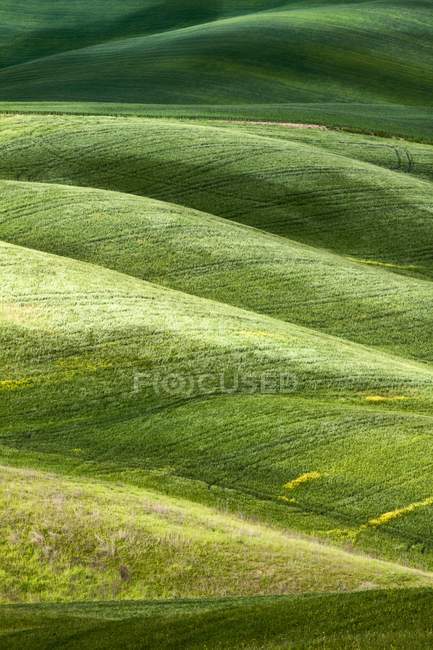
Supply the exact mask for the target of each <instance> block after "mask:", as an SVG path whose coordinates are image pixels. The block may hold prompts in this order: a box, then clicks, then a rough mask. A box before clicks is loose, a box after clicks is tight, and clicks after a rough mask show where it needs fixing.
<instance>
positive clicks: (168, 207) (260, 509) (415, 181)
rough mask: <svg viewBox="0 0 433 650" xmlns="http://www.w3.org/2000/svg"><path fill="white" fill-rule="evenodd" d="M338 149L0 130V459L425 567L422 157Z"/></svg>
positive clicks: (426, 221)
mask: <svg viewBox="0 0 433 650" xmlns="http://www.w3.org/2000/svg"><path fill="white" fill-rule="evenodd" d="M341 137H342V136H341V135H339V134H336V133H334V132H331V131H320V130H315V131H314V132H313V131H307V130H302V129H294V130H292V129H287V128H283V127H274V126H271V127H266V126H263V125H232V124H226V123H224V122H223V123H212V125H209V124H207V123H202V124H199V123H193V124H190V123H188V124H185V123H183V122H180V121H168V120H166V121H160V120H145V119H142V118H120V117H118V118H106V117H87V118H83V117H66V116H62V117H51V118H49V119H48V118H46V117H36V116H19V115H18V116H4V117H3V118H2V120H1V129H0V142H1V145H2V158H1V161H0V173H1V175H2V176H3V177H4V178H8V179H16V180H6V181H2V184H1V194H2V198H3V201H2V209H1V216H0V236H1V238H2V239H3V241H6V242H9V244H3V245H2V268H3V273H2V276H3V283H2V298H3V307H2V318H3V322H4V327H3V330H2V341H3V345H2V359H3V367H4V369H5V370H4V378H3V380H2V383H1V384H0V387H1V388H2V390H1V395H2V400H3V404H4V406H3V412H4V417H3V421H2V426H1V432H2V437H3V444H4V447H5V453H6V460H7V462H13V463H16V462H17V459H18V458H21V461H20V462H23V461H22V459H25V458H27V459H28V461H27V462H28V463H29V464H33V466H35V467H47V468H54V469H56V470H59V469H60V470H62V471H66V472H68V471H74V472H77V471H78V472H79V473H80V472H84V473H87V474H88V473H90V474H91V475H92V476H104V475H105V474H106V473H107V472H108V473H109V475H110V477H111V478H116V477H117V478H119V477H121V478H122V479H123V480H126V481H129V482H131V483H135V484H138V485H143V486H147V487H150V488H153V489H157V490H163V491H164V492H167V493H169V494H173V495H174V494H180V495H185V496H187V497H188V498H191V499H193V500H195V501H199V502H203V503H207V504H209V505H212V506H213V507H215V506H216V507H221V505H222V504H224V507H227V508H229V509H231V510H234V511H235V512H238V511H239V508H240V509H241V511H244V512H250V513H254V516H256V517H259V518H260V519H261V520H263V521H267V522H269V523H270V522H273V523H275V524H278V525H279V526H283V527H290V528H292V529H295V530H300V531H302V532H304V533H308V534H313V535H315V536H318V537H322V538H325V539H327V540H330V541H333V542H336V543H338V544H343V545H346V546H347V545H349V547H350V548H359V549H364V550H368V551H372V552H374V553H378V554H380V555H382V556H383V557H388V558H390V559H393V560H403V561H404V562H408V563H409V564H412V565H414V566H420V567H424V568H426V569H430V568H432V564H433V557H432V551H433V548H432V541H433V540H432V538H431V527H430V499H431V497H432V494H431V487H430V481H429V467H430V460H429V459H430V455H431V436H430V427H431V403H432V386H433V372H432V369H431V366H430V362H431V359H432V348H431V336H430V331H431V313H432V306H431V288H430V287H431V279H430V278H431V274H432V265H431V264H432V257H431V255H432V247H431V246H430V245H429V242H431V241H432V231H431V228H432V227H431V214H432V199H431V197H432V194H431V173H430V169H431V168H430V162H429V161H430V160H431V159H432V158H433V155H432V149H431V148H430V147H429V146H427V145H417V144H413V143H412V144H411V143H406V142H402V141H392V140H381V139H374V138H372V137H367V136H356V135H348V134H345V135H344V136H343V138H344V139H343V141H341V140H340V138H341ZM396 152H398V155H397V153H396ZM403 152H406V154H403ZM409 160H410V161H411V163H410V166H409V164H408V161H409ZM403 161H407V163H406V164H403ZM72 185H74V187H72ZM95 187H100V188H105V189H104V190H97V189H92V188H95ZM108 190H116V191H115V192H112V191H108ZM134 195H135V196H134ZM147 195H148V196H151V197H158V200H155V199H154V198H152V199H151V198H148V196H147ZM161 199H164V200H161ZM167 200H168V201H170V203H167V202H166V201H167ZM197 208H199V209H200V210H202V212H197V210H196V209H197ZM203 210H206V213H204V212H203ZM240 221H243V222H244V223H245V224H246V225H241V224H239V223H235V222H240ZM251 226H255V227H251ZM326 248H328V249H330V248H332V249H333V250H326ZM37 251H40V252H37ZM53 254H54V255H57V256H61V257H53ZM137 373H138V374H137ZM170 381H172V382H173V385H172V384H170ZM8 449H9V450H10V451H7V450H8ZM13 450H20V451H19V452H18V451H13ZM77 450H78V451H77ZM26 454H27V455H26ZM35 454H36V456H35ZM35 459H36V460H35ZM252 467H254V471H252ZM384 468H386V472H385V473H384ZM310 474H312V476H313V479H312V480H309V476H310ZM304 475H306V476H307V478H306V480H301V482H300V484H299V486H297V485H296V488H295V489H293V492H292V491H291V490H289V491H287V489H286V488H284V487H283V486H284V485H285V484H286V483H288V482H290V481H292V480H294V479H296V478H297V477H303V476H304ZM408 477H410V480H408ZM379 486H380V487H379ZM386 513H394V514H392V515H391V517H390V519H389V520H388V519H387V518H386V517H385V520H384V521H382V520H380V517H381V516H382V515H386ZM306 515H308V516H306ZM378 518H379V520H380V523H379V524H377V523H370V522H375V520H376V519H378Z"/></svg>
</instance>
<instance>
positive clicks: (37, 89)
mask: <svg viewBox="0 0 433 650" xmlns="http://www.w3.org/2000/svg"><path fill="white" fill-rule="evenodd" d="M102 5H103V7H104V8H103V10H101V6H102ZM0 24H1V25H2V28H1V32H0V35H1V36H2V38H1V41H2V48H1V50H0V53H1V69H0V88H1V91H0V98H1V99H3V100H24V101H29V100H39V101H59V100H66V101H72V100H75V101H95V100H96V101H105V102H117V103H119V102H142V103H151V104H241V103H253V104H258V103H281V102H313V103H314V102H361V103H369V104H374V103H389V104H404V105H409V106H418V107H423V106H424V107H429V106H431V104H432V100H433V90H432V84H431V79H432V76H433V45H432V43H433V18H432V2H431V0H380V1H377V0H376V1H374V0H352V1H349V2H347V1H345V2H342V1H341V0H339V1H337V2H335V1H330V0H317V1H316V2H309V1H307V0H295V1H292V2H288V1H287V0H286V1H284V0H283V1H278V0H271V1H270V0H266V1H265V0H257V1H254V0H234V1H233V0H232V1H230V2H228V1H227V0H224V1H222V2H221V1H219V0H211V1H208V2H206V3H205V4H203V3H202V2H200V1H199V0H183V2H181V3H179V2H178V0H159V1H158V2H150V1H144V0H127V2H122V3H116V2H109V3H107V2H103V3H102V2H101V0H99V1H98V2H92V3H86V2H84V1H83V0H79V1H78V2H75V3H74V4H73V5H72V6H71V5H70V3H68V2H66V0H62V1H61V2H56V12H53V11H52V3H50V2H49V1H47V0H44V1H42V2H41V1H39V2H36V1H31V0H20V2H18V3H16V2H10V1H7V2H3V3H2V8H1V11H0ZM257 43H260V47H257Z"/></svg>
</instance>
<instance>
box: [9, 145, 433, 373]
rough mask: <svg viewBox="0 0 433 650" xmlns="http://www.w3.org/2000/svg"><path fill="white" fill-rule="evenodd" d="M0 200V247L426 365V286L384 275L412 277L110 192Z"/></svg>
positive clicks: (18, 193) (32, 192)
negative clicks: (83, 264)
mask: <svg viewBox="0 0 433 650" xmlns="http://www.w3.org/2000/svg"><path fill="white" fill-rule="evenodd" d="M299 137H300V136H299ZM329 139H330V140H331V146H332V144H334V141H333V139H332V138H329ZM315 141H316V140H315ZM326 144H327V143H326V139H325V145H326ZM367 145H368V143H367ZM378 149H379V152H381V151H384V152H385V161H384V164H385V163H386V162H388V159H389V157H391V156H392V154H393V153H394V152H393V150H391V154H390V153H389V151H390V150H389V149H388V148H387V147H386V146H385V145H384V146H383V147H382V148H381V147H379V145H378V147H376V148H375V147H370V146H367V147H366V148H363V147H362V146H360V151H361V155H362V153H363V152H364V151H365V150H367V153H370V151H372V153H373V155H377V151H378ZM351 151H352V149H351ZM355 151H357V149H356V150H355ZM427 153H430V150H428V151H427ZM390 162H391V164H393V163H394V160H392V161H390ZM422 169H428V166H427V165H426V166H425V167H423V168H422ZM0 196H1V199H2V206H1V208H0V238H1V239H3V240H4V241H9V242H11V243H14V244H19V245H21V246H27V247H30V248H34V249H38V250H42V251H46V252H49V253H55V254H57V255H62V256H65V257H71V258H75V259H80V260H83V261H87V262H91V263H94V264H98V265H102V266H105V267H107V268H111V269H114V270H116V271H120V272H122V273H127V274H128V275H132V276H135V277H137V278H141V279H143V280H148V281H151V282H154V283H156V284H160V285H164V286H168V287H171V288H173V289H179V290H181V291H184V292H187V293H189V294H194V295H199V296H202V297H205V298H210V299H213V300H218V301H219V302H225V303H229V304H232V305H235V306H237V307H243V308H245V309H248V310H251V311H255V312H259V313H263V314H268V315H270V316H273V317H275V318H278V319H281V320H284V321H290V322H292V323H296V324H298V325H303V326H306V327H312V328H314V329H317V330H320V331H322V332H326V333H328V334H333V335H336V336H341V337H344V338H346V339H350V340H352V341H355V342H358V343H363V344H366V345H371V346H375V347H379V348H382V349H384V350H387V351H389V352H394V353H396V354H402V355H405V356H410V357H413V358H418V359H421V360H428V361H431V360H433V344H432V341H431V337H430V331H431V330H432V327H433V321H432V319H433V296H432V292H431V285H430V283H429V282H426V281H425V280H424V279H412V278H410V277H407V276H402V275H400V274H396V273H395V272H394V271H395V270H397V271H399V272H400V273H402V272H405V271H406V272H407V273H411V272H412V273H414V272H415V271H416V270H417V267H415V266H413V267H411V266H409V267H404V266H403V265H402V266H398V267H395V266H393V265H388V266H387V265H380V264H376V263H374V264H366V263H357V262H355V261H353V260H350V259H348V258H347V257H343V256H338V255H334V254H332V253H328V252H326V251H325V250H323V249H318V248H313V247H309V246H305V245H301V244H299V243H297V242H296V241H293V240H289V239H286V238H282V237H276V236H273V235H269V234H267V233H264V232H263V231H260V230H257V229H253V228H248V227H245V226H241V225H239V224H235V223H233V222H232V221H228V220H224V219H221V218H218V217H214V216H213V215H208V214H205V213H203V212H197V211H195V210H191V209H188V208H184V207H181V206H179V205H175V204H169V203H165V202H161V201H156V200H153V199H147V198H142V197H136V196H131V195H127V194H122V193H117V192H116V193H114V192H107V191H101V190H93V189H87V188H76V187H75V188H73V187H68V186H62V185H55V184H44V183H26V182H14V181H3V182H0ZM432 235H433V233H432ZM432 238H433V237H432ZM396 297H397V298H398V303H396Z"/></svg>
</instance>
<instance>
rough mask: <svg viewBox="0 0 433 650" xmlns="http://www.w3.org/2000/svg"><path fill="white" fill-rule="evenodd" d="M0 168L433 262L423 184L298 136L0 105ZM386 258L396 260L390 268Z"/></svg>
mask: <svg viewBox="0 0 433 650" xmlns="http://www.w3.org/2000/svg"><path fill="white" fill-rule="evenodd" d="M0 125H1V129H0V146H1V150H2V156H1V159H0V177H2V178H8V179H19V180H29V181H49V182H56V183H69V184H75V185H83V186H93V187H100V188H105V189H112V190H118V191H123V192H129V193H135V194H142V195H146V196H150V197H154V198H159V199H162V200H164V201H169V202H174V203H178V204H181V205H185V206H189V207H193V208H196V209H199V210H203V211H205V212H208V213H211V214H214V215H217V216H222V217H225V218H228V219H233V220H234V221H240V222H242V223H245V224H247V225H251V226H256V227H258V228H261V229H263V230H267V231H270V232H273V233H276V234H279V235H284V236H287V237H289V238H291V239H296V240H300V241H303V242H304V243H308V244H312V245H316V246H320V247H325V248H330V249H332V250H334V251H336V252H338V253H341V254H345V255H348V256H352V257H356V258H358V259H368V260H369V261H370V262H385V263H390V264H394V265H396V267H401V266H403V267H404V268H403V269H400V270H403V271H405V270H406V271H408V272H419V273H423V274H425V275H432V273H433V270H432V269H433V257H432V256H433V253H432V251H433V245H432V243H433V222H432V214H433V198H432V197H433V193H432V187H433V186H432V184H431V183H430V182H428V181H425V180H421V179H418V178H416V177H414V176H413V175H410V174H405V173H401V172H396V171H392V170H389V169H384V168H383V167H380V166H377V165H372V164H369V163H366V162H362V161H358V160H354V159H350V158H348V157H347V155H348V147H346V146H344V145H342V150H343V153H344V154H345V155H338V154H335V153H331V152H329V151H325V150H324V149H323V148H321V147H316V146H313V145H308V144H305V143H302V142H298V141H294V142H292V141H288V140H281V139H276V138H265V137H261V136H255V135H251V134H248V133H245V132H243V131H242V130H238V131H236V130H235V129H231V130H228V129H224V128H215V127H210V126H200V125H196V124H188V123H186V124H185V123H182V122H176V121H164V120H142V119H135V118H107V117H87V118H83V117H77V116H75V117H74V116H63V117H61V116H57V117H55V116H53V117H52V118H50V119H49V120H47V118H46V117H43V116H42V117H41V116H30V115H21V116H3V117H2V118H1V121H0ZM395 270H398V268H396V269H395Z"/></svg>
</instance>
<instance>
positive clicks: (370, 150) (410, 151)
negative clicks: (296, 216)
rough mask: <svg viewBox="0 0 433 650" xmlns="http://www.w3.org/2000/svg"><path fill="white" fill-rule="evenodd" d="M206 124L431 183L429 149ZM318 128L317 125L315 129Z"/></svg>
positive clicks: (271, 127)
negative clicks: (310, 148) (318, 150)
mask: <svg viewBox="0 0 433 650" xmlns="http://www.w3.org/2000/svg"><path fill="white" fill-rule="evenodd" d="M209 124H213V125H214V126H224V127H225V128H227V129H232V128H234V129H236V131H238V130H240V129H241V130H242V131H244V132H246V133H251V134H252V135H261V136H264V137H267V138H269V137H274V138H277V139H278V140H289V141H290V142H303V143H305V144H309V145H312V146H314V147H320V148H321V149H324V150H325V151H329V152H332V153H336V154H339V155H344V156H347V158H351V159H355V160H363V161H365V162H369V163H371V164H373V165H378V166H379V167H384V168H385V169H390V170H392V171H396V172H402V173H405V174H411V175H413V176H417V177H419V178H423V179H427V180H433V146H431V145H428V144H420V143H418V142H408V141H405V140H402V139H397V138H385V137H377V136H373V135H359V134H354V133H348V132H343V131H340V130H331V129H326V128H302V126H300V128H292V126H289V127H288V126H286V125H285V124H284V123H283V124H278V123H274V124H272V123H266V122H265V121H262V123H260V121H256V122H252V123H249V122H247V121H245V122H244V123H242V122H241V121H240V120H237V121H236V120H234V121H233V122H229V121H225V122H223V121H214V122H211V123H209ZM317 126H319V125H317Z"/></svg>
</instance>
